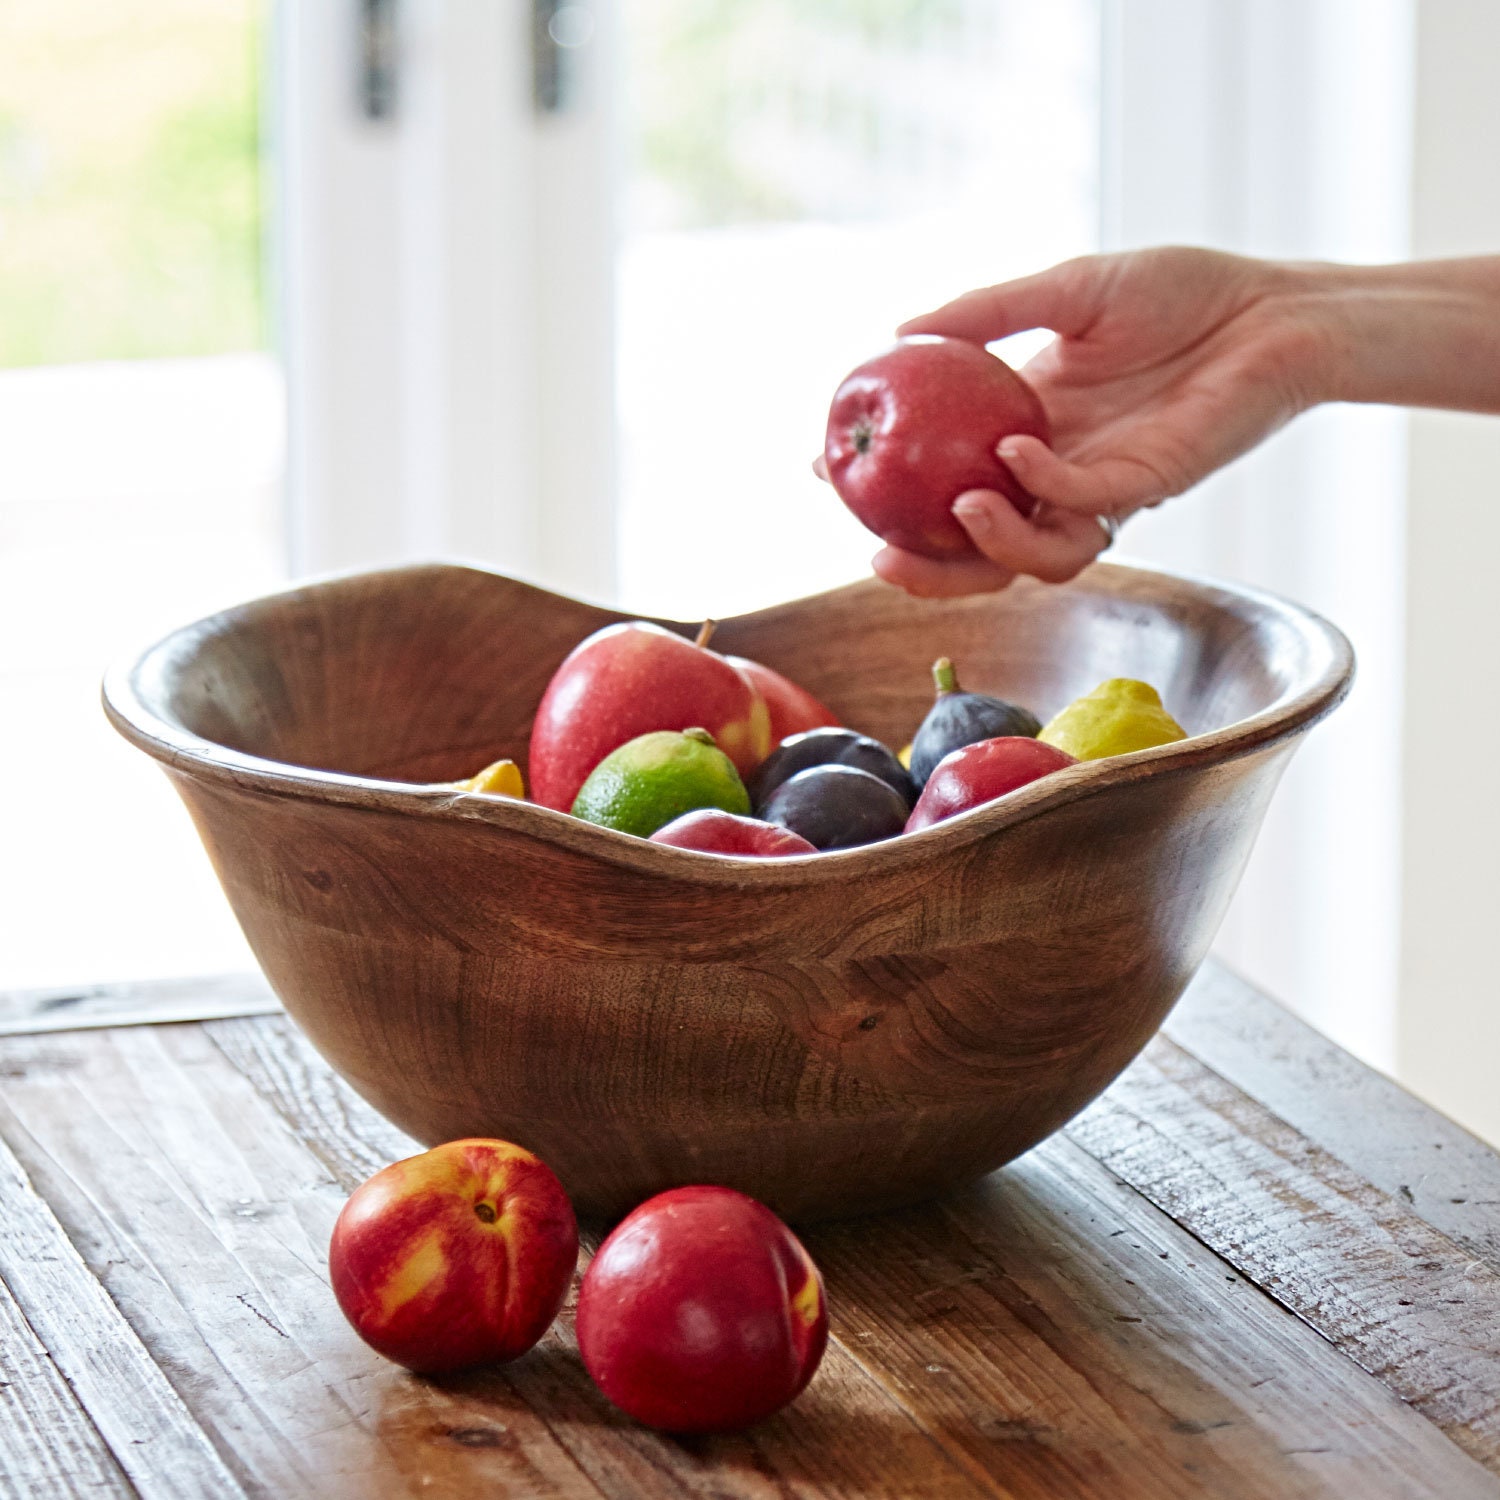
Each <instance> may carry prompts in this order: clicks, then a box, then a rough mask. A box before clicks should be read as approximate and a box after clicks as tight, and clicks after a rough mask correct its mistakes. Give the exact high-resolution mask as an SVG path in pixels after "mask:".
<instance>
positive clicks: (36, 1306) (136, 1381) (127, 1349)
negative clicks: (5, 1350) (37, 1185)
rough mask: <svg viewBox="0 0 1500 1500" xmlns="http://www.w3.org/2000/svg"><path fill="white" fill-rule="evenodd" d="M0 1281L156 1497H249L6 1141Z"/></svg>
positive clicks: (121, 1457)
mask: <svg viewBox="0 0 1500 1500" xmlns="http://www.w3.org/2000/svg"><path fill="white" fill-rule="evenodd" d="M0 1221H3V1223H4V1233H3V1234H0V1278H3V1279H4V1282H5V1285H6V1286H7V1287H8V1288H9V1290H10V1292H11V1294H12V1295H13V1296H14V1298H15V1299H16V1301H17V1303H18V1304H19V1305H20V1306H21V1307H22V1308H24V1310H25V1316H26V1321H27V1322H28V1323H29V1324H30V1326H31V1328H32V1329H33V1330H34V1331H35V1334H36V1337H37V1338H38V1339H40V1341H41V1344H42V1347H43V1348H44V1349H45V1350H46V1351H47V1353H48V1354H49V1355H50V1357H51V1359H52V1361H53V1362H54V1363H55V1364H56V1366H57V1368H58V1370H59V1371H61V1373H62V1375H63V1377H64V1379H66V1381H67V1382H68V1384H69V1386H71V1387H72V1389H73V1391H74V1393H75V1395H76V1396H77V1399H78V1400H79V1401H80V1402H81V1403H82V1404H83V1406H84V1407H85V1408H86V1409H87V1410H88V1413H89V1416H90V1418H91V1420H92V1422H93V1424H94V1426H95V1428H96V1429H97V1431H98V1433H99V1435H100V1436H101V1437H102V1438H103V1439H104V1441H105V1443H106V1444H108V1446H109V1449H110V1451H111V1452H112V1453H113V1455H114V1457H115V1460H116V1462H117V1463H118V1465H119V1467H120V1468H121V1469H123V1470H124V1472H125V1473H126V1475H128V1476H129V1478H130V1481H131V1482H132V1483H133V1484H134V1485H135V1487H136V1490H137V1491H138V1492H139V1493H140V1494H141V1495H142V1496H144V1497H148V1500H158V1497H160V1500H167V1497H173V1500H178V1497H181V1500H187V1497H201V1496H203V1495H216V1496H218V1495H222V1496H225V1497H233V1496H236V1495H239V1494H241V1490H240V1487H239V1485H238V1484H236V1483H235V1480H234V1478H233V1477H232V1476H231V1474H230V1473H229V1471H228V1470H227V1469H226V1468H225V1467H224V1465H223V1463H222V1462H221V1460H220V1458H219V1456H218V1454H217V1453H216V1452H215V1450H214V1448H213V1445H212V1444H211V1443H210V1442H209V1441H208V1439H207V1438H206V1437H205V1436H204V1434H203V1432H202V1430H201V1429H200V1428H199V1426H198V1425H197V1423H196V1422H194V1421H193V1419H192V1417H191V1416H190V1415H189V1414H188V1410H187V1408H186V1407H185V1406H184V1405H183V1403H182V1401H181V1400H180V1399H179V1398H178V1395H177V1393H176V1391H174V1390H173V1388H172V1386H171V1384H170V1383H169V1382H168V1381H167V1379H166V1377H165V1376H164V1375H163V1374H162V1372H161V1370H160V1369H159V1368H158V1367H157V1365H156V1364H155V1363H154V1362H153V1360H152V1359H151V1358H150V1356H149V1355H148V1354H147V1353H146V1350H145V1349H144V1348H143V1347H142V1345H141V1342H140V1340H139V1339H138V1338H137V1337H136V1335H135V1333H134V1331H133V1330H132V1329H131V1327H130V1325H129V1324H128V1323H127V1322H126V1321H125V1319H124V1318H123V1317H122V1316H121V1315H120V1310H119V1308H117V1307H116V1306H115V1304H114V1303H113V1302H111V1301H110V1299H109V1297H108V1296H107V1295H106V1294H105V1292H104V1290H103V1288H102V1287H101V1286H100V1284H99V1282H98V1281H96V1280H95V1279H94V1277H93V1276H92V1275H91V1274H90V1272H89V1269H88V1267H87V1266H85V1264H84V1262H83V1260H82V1258H81V1257H80V1256H79V1253H78V1251H77V1250H76V1249H75V1248H74V1246H73V1245H72V1243H71V1242H70V1241H69V1239H68V1237H67V1235H66V1234H65V1233H64V1232H63V1229H62V1226H61V1225H60V1224H59V1223H58V1220H57V1218H56V1217H55V1216H54V1214H53V1213H52V1211H51V1209H50V1208H49V1207H48V1206H47V1204H46V1203H45V1202H43V1200H42V1199H41V1198H40V1197H39V1196H38V1195H37V1193H36V1192H35V1191H34V1190H33V1188H32V1185H31V1183H30V1182H29V1181H28V1180H27V1177H26V1174H25V1173H24V1171H23V1170H22V1168H21V1166H20V1164H19V1163H18V1162H17V1160H16V1158H15V1156H14V1155H13V1154H12V1153H11V1152H10V1150H8V1149H7V1148H6V1147H5V1146H4V1145H3V1144H0Z"/></svg>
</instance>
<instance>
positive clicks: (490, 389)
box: [273, 0, 615, 598]
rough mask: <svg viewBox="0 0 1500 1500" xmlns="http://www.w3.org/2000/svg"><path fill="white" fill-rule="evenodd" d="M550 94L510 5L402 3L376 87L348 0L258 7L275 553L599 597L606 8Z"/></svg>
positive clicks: (605, 535) (395, 10)
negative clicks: (272, 293) (539, 85)
mask: <svg viewBox="0 0 1500 1500" xmlns="http://www.w3.org/2000/svg"><path fill="white" fill-rule="evenodd" d="M596 10H597V14H598V23H599V26H600V34H599V35H598V36H596V37H595V38H594V40H593V41H592V42H591V43H590V44H589V45H587V46H584V47H581V48H578V49H576V51H575V52H574V53H573V54H571V55H570V56H569V57H568V59H567V61H568V63H569V65H570V66H571V68H572V70H573V71H572V75H571V77H570V80H569V82H570V88H569V90H568V99H569V106H568V108H566V109H565V110H563V111H560V112H556V113H539V112H538V110H537V109H536V108H535V107H534V102H533V97H532V18H533V11H532V7H531V6H530V5H523V4H520V3H517V0H509V3H505V4H493V3H491V0H397V3H396V4H395V5H393V6H392V7H391V13H392V15H393V16H394V19H395V36H394V48H393V70H392V76H393V82H394V97H393V105H392V112H391V113H390V115H389V116H388V117H386V118H376V119H372V118H368V117H367V116H366V114H365V113H364V112H363V109H362V104H361V95H360V85H361V69H362V67H363V65H364V58H363V52H362V48H363V38H362V34H361V19H362V14H363V11H364V6H363V4H362V0H318V3H316V4H297V3H292V0H283V3H281V4H280V5H279V6H278V8H277V11H276V17H275V22H276V32H277V34H276V40H275V55H276V58H277V61H278V64H279V66H278V68H277V70H276V71H277V82H278V97H277V99H276V101H275V105H274V109H273V114H274V125H273V136H274V148H273V157H274V159H275V161H276V163H277V166H278V169H279V173H280V183H279V191H278V195H277V201H278V205H279V220H280V224H279V233H278V244H279V252H278V254H277V256H276V257H275V259H276V262H277V264H278V268H279V270H278V278H277V280H278V286H279V289H280V307H281V318H280V324H281V329H282V349H283V354H284V357H285V361H286V367H287V374H288V400H289V408H290V434H291V447H290V454H289V464H288V470H289V472H288V489H289V498H290V522H291V524H290V534H291V538H292V543H291V551H292V564H293V568H294V570H295V571H297V572H325V571H330V570H339V569H345V568H353V567H366V566H371V565H380V564H388V563H393V562H397V561H401V560H404V559H408V558H411V557H413V556H424V557H432V556H449V557H474V558H479V559H483V560H484V561H486V562H488V563H490V564H492V565H496V566H500V567H503V568H505V569H506V570H507V571H509V572H512V573H514V574H517V575H519V576H522V577H547V578H549V579H551V580H552V581H554V582H555V583H560V584H562V585H563V586H565V587H568V588H570V589H572V590H574V591H575V592H577V593H579V594H582V595H585V596H588V597H592V598H608V597H609V596H610V595H611V594H612V593H613V589H614V555H615V545H614V512H615V507H614V473H615V454H614V447H615V444H614V421H613V379H614V369H613V358H612V346H613V328H614V309H613V274H614V235H613V214H612V205H611V186H612V176H613V174H612V170H611V167H612V163H611V158H610V150H611V144H610V143H611V140H612V132H611V131H610V129H609V128H608V127H609V117H610V111H611V109H612V90H611V88H610V86H609V81H610V70H609V68H608V67H607V66H606V65H605V59H606V58H607V53H608V46H609V36H608V30H607V27H608V21H609V14H608V9H607V7H602V6H601V7H596Z"/></svg>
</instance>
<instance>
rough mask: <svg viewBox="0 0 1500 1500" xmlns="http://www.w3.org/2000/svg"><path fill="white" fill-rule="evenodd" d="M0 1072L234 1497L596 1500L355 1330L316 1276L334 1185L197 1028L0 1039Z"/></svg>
mask: <svg viewBox="0 0 1500 1500" xmlns="http://www.w3.org/2000/svg"><path fill="white" fill-rule="evenodd" d="M0 1071H3V1072H4V1073H6V1075H7V1076H8V1083H7V1087H6V1090H5V1095H4V1099H3V1102H0V1133H3V1134H4V1135H5V1136H6V1138H7V1139H9V1140H10V1141H11V1142H12V1143H13V1144H14V1146H15V1148H16V1150H17V1152H18V1153H19V1154H20V1155H21V1156H23V1157H24V1158H25V1160H26V1161H27V1164H28V1166H29V1167H30V1169H31V1170H32V1171H33V1172H34V1173H35V1174H36V1181H37V1182H38V1184H39V1185H40V1186H41V1189H42V1191H43V1192H44V1193H45V1194H46V1196H47V1198H48V1200H49V1201H50V1202H51V1203H52V1204H53V1205H54V1206H55V1207H56V1209H57V1212H58V1215H59V1217H60V1218H61V1219H62V1221H63V1222H64V1223H65V1224H66V1227H67V1230H68V1233H69V1235H70V1236H71V1237H72V1239H73V1242H74V1243H75V1244H76V1245H77V1246H78V1249H79V1251H80V1252H81V1253H82V1255H83V1256H84V1258H85V1259H86V1260H87V1262H88V1263H89V1265H91V1266H92V1267H93V1268H94V1269H95V1271H96V1273H97V1274H98V1275H99V1277H100V1278H101V1280H102V1281H104V1282H105V1284H106V1285H107V1286H108V1287H109V1290H110V1293H111V1294H112V1295H113V1297H114V1298H115V1300H116V1302H117V1303H118V1304H119V1306H120V1307H121V1308H122V1309H123V1310H124V1311H125V1313H126V1314H127V1315H128V1317H129V1318H130V1321H131V1323H132V1324H133V1325H134V1327H135V1328H136V1329H137V1330H138V1331H139V1333H140V1335H141V1338H142V1340H143V1341H144V1343H145V1344H146V1346H147V1347H148V1348H149V1349H150V1351H151V1354H152V1355H153V1356H154V1357H155V1359H156V1360H157V1361H158V1362H159V1363H160V1365H161V1367H162V1368H163V1369H164V1370H166V1371H167V1372H168V1373H169V1374H170V1376H171V1378H172V1380H173V1381H174V1383H175V1384H176V1386H177V1387H178V1389H179V1391H180V1392H181V1394H182V1397H183V1399H184V1401H186V1402H187V1403H188V1405H189V1406H190V1407H191V1409H192V1411H193V1413H194V1415H195V1416H196V1417H197V1418H198V1420H199V1421H200V1422H201V1423H202V1424H203V1426H204V1427H205V1428H206V1429H207V1430H208V1431H209V1432H211V1433H212V1434H213V1437H214V1439H215V1441H216V1442H217V1443H218V1445H219V1447H220V1448H221V1450H222V1451H223V1453H224V1455H225V1457H226V1459H227V1461H228V1463H229V1464H230V1465H231V1467H232V1468H233V1469H234V1471H235V1474H236V1475H237V1476H238V1479H239V1481H240V1484H241V1485H243V1487H244V1489H245V1490H246V1491H247V1492H249V1493H251V1494H254V1495H263V1496H266V1497H277V1500H279V1497H282V1496H288V1495H299V1496H300V1495H308V1496H337V1497H345V1496H347V1497H350V1500H353V1497H360V1500H366V1497H369V1500H384V1497H405V1496H413V1495H432V1496H445V1495H460V1494H465V1495H466V1494H470V1493H473V1492H474V1490H475V1489H476V1488H481V1489H482V1488H485V1487H489V1488H491V1489H494V1490H496V1491H498V1492H501V1493H515V1494H520V1495H527V1496H538V1497H559V1500H595V1497H597V1494H598V1491H597V1489H596V1488H595V1486H594V1485H593V1484H592V1483H590V1482H589V1481H588V1480H587V1478H586V1477H585V1476H584V1475H583V1474H582V1473H581V1472H580V1471H579V1470H578V1468H577V1466H576V1465H575V1464H574V1463H573V1462H572V1461H571V1460H570V1459H569V1458H568V1456H567V1455H566V1453H565V1452H564V1451H563V1450H562V1449H561V1448H560V1447H559V1445H558V1444H557V1443H556V1442H555V1441H554V1440H553V1439H552V1438H551V1436H550V1435H549V1434H548V1432H547V1430H546V1428H545V1426H544V1425H543V1424H542V1423H541V1422H540V1421H539V1420H538V1419H537V1418H536V1417H535V1416H533V1415H532V1414H531V1412H530V1411H529V1410H528V1409H527V1408H526V1406H525V1405H524V1404H523V1403H522V1402H520V1401H519V1400H516V1399H514V1398H512V1399H511V1400H510V1401H509V1402H496V1401H478V1400H475V1399H472V1398H471V1397H469V1396H467V1395H466V1394H465V1393H464V1392H463V1391H461V1390H459V1391H455V1392H450V1391H447V1390H444V1389H443V1388H441V1387H440V1386H438V1385H435V1384H433V1383H430V1382H426V1381H420V1380H417V1379H415V1378H413V1377H411V1376H408V1375H407V1374H405V1372H403V1371H400V1370H398V1369H396V1368H395V1367H394V1366H392V1365H389V1364H388V1363H386V1362H385V1361H384V1360H382V1359H380V1358H379V1357H378V1356H376V1355H375V1354H374V1353H372V1352H371V1351H370V1350H368V1349H366V1348H365V1346H364V1345H362V1344H361V1343H360V1342H359V1341H358V1340H357V1339H356V1338H355V1337H354V1336H353V1335H352V1333H350V1331H349V1329H348V1328H347V1326H346V1325H345V1324H344V1322H343V1319H342V1317H341V1315H340V1314H339V1312H338V1309H337V1306H336V1305H335V1304H334V1302H333V1299H332V1295H331V1293H330V1292H329V1290H328V1286H327V1269H326V1255H327V1244H328V1234H329V1231H330V1230H331V1228H332V1224H333V1219H334V1217H335V1215H336V1214H337V1212H338V1209H339V1208H340V1207H341V1206H342V1203H343V1199H344V1192H343V1190H342V1188H341V1187H340V1186H339V1185H338V1184H337V1183H336V1182H334V1181H333V1180H332V1179H331V1178H330V1177H329V1176H328V1174H327V1173H326V1171H324V1170H323V1168H322V1167H321V1166H320V1164H319V1163H318V1162H317V1161H316V1159H315V1158H313V1157H311V1156H310V1155H309V1154H308V1153H307V1152H306V1151H305V1150H303V1149H302V1148H301V1147H300V1146H299V1144H298V1143H297V1142H296V1140H295V1139H294V1138H293V1137H292V1136H291V1135H290V1133H289V1132H288V1131H287V1129H286V1127H285V1125H284V1124H283V1122H282V1121H281V1120H280V1119H279V1118H278V1117H277V1116H276V1115H275V1113H274V1112H273V1111H272V1110H271V1109H270V1108H269V1107H268V1106H267V1105H266V1104H265V1103H264V1101H263V1100H261V1099H260V1097H259V1096H258V1095H257V1094H256V1093H255V1091H254V1090H253V1089H252V1088H251V1087H250V1085H249V1084H248V1083H247V1082H246V1081H245V1080H244V1079H243V1078H242V1077H241V1076H240V1075H239V1074H238V1073H237V1072H236V1071H235V1070H234V1069H233V1068H232V1067H231V1066H230V1065H229V1064H228V1063H227V1061H226V1059H225V1058H224V1056H223V1054H222V1053H220V1052H219V1051H218V1049H217V1048H215V1047H214V1046H213V1045H212V1043H211V1042H209V1040H208V1039H207V1037H206V1036H204V1034H203V1033H202V1031H201V1030H200V1029H199V1028H197V1027H155V1028H135V1029H128V1030H119V1031H104V1032H89V1033H76V1034H73V1035H68V1036H52V1037H47V1038H12V1039H10V1040H8V1041H6V1042H4V1043H0ZM225 1478H226V1485H225V1487H224V1488H223V1490H222V1491H216V1490H214V1489H213V1488H212V1487H208V1486H205V1487H203V1488H202V1489H200V1490H199V1491H198V1493H199V1494H214V1495H217V1494H218V1493H221V1492H222V1493H226V1494H232V1493H237V1492H238V1491H237V1489H236V1487H235V1484H234V1481H233V1480H232V1479H229V1478H228V1476H227V1475H226V1476H225Z"/></svg>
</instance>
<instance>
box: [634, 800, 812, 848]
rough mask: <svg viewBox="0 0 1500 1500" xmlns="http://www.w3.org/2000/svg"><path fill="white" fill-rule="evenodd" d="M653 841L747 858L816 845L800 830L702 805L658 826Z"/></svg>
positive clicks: (654, 842) (674, 846) (652, 837)
mask: <svg viewBox="0 0 1500 1500" xmlns="http://www.w3.org/2000/svg"><path fill="white" fill-rule="evenodd" d="M651 842H652V843H653V844H670V845H671V846H672V848H674V849H696V850H698V851H699V852H700V853H702V854H738V855H740V856H741V857H743V858H749V859H782V858H785V857H786V856H787V855H788V854H816V853H817V852H818V850H817V846H816V845H814V844H809V843H808V842H807V840H806V839H805V838H803V837H802V835H801V834H800V833H793V832H792V831H791V829H790V828H778V827H777V826H776V824H774V823H762V822H761V820H760V819H759V818H742V817H740V816H739V815H738V814H737V813H729V812H721V811H720V810H719V809H718V808H716V807H713V808H701V809H699V811H697V812H690V813H684V814H683V815H682V816H681V817H680V818H676V819H674V820H673V821H672V822H670V823H668V824H667V826H666V827H665V828H658V829H657V830H656V832H655V833H653V834H652V835H651Z"/></svg>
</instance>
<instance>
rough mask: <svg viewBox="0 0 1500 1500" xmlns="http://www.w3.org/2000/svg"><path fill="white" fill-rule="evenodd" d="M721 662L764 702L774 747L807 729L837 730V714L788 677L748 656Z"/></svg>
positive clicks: (733, 657)
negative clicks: (731, 666) (736, 672)
mask: <svg viewBox="0 0 1500 1500" xmlns="http://www.w3.org/2000/svg"><path fill="white" fill-rule="evenodd" d="M724 660H725V661H727V662H731V663H733V664H734V665H735V666H736V667H738V668H739V669H740V671H742V672H743V673H744V674H745V676H746V677H748V678H749V679H750V681H751V682H753V683H754V684H755V686H756V688H757V689H758V690H759V692H760V695H761V697H762V698H764V699H765V700H766V707H767V708H768V709H769V710H770V713H771V743H772V744H773V745H779V744H780V743H781V742H782V740H784V739H786V738H787V736H788V735H793V734H803V733H805V732H806V731H807V730H809V729H828V728H837V727H838V722H839V720H838V715H837V714H835V713H834V711H833V710H832V709H831V708H829V707H828V706H827V705H826V704H824V703H820V702H819V701H818V700H817V699H816V698H814V697H813V695H812V694H811V693H810V692H808V690H807V689H806V688H805V687H800V686H799V685H798V684H797V683H795V682H793V681H792V680H791V678H790V677H783V676H782V675H781V673H780V672H776V671H773V670H772V669H771V668H770V667H767V666H762V665H761V663H760V662H758V661H751V660H750V658H749V657H747V656H726V657H725V658H724Z"/></svg>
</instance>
